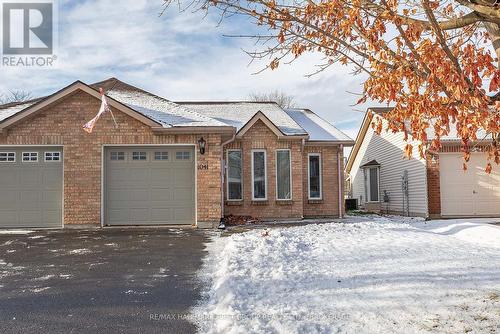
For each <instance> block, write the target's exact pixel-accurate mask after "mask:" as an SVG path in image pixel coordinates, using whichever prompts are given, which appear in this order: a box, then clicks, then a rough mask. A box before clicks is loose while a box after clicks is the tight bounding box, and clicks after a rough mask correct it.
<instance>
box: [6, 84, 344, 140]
mask: <svg viewBox="0 0 500 334" xmlns="http://www.w3.org/2000/svg"><path fill="white" fill-rule="evenodd" d="M99 88H102V89H103V90H104V91H105V92H106V96H107V97H109V99H108V100H109V104H110V105H111V106H112V107H114V108H116V109H119V110H121V111H123V112H124V113H126V114H128V115H130V116H132V117H134V118H136V119H138V120H139V121H141V122H143V123H145V124H147V125H149V126H151V128H152V129H153V130H154V131H167V132H175V131H178V132H185V131H188V130H192V131H196V132H206V131H217V132H231V133H235V132H236V133H238V135H239V136H242V135H243V134H244V133H245V132H246V131H247V130H248V128H249V127H251V125H253V124H254V123H255V122H256V121H257V120H259V119H260V120H262V121H263V122H264V123H265V124H266V125H267V126H268V127H269V128H270V129H271V130H272V131H273V132H274V133H275V134H276V135H277V136H278V137H280V138H282V137H289V136H293V137H296V138H304V139H309V141H315V142H317V143H321V142H325V143H334V144H346V145H349V144H352V143H353V141H352V139H350V138H349V137H348V136H346V135H345V134H344V133H342V132H341V131H340V130H338V129H337V128H335V127H334V126H333V125H331V124H329V123H328V122H327V121H325V120H324V119H322V118H320V117H319V116H317V115H316V114H315V113H313V112H312V111H311V110H309V109H290V110H287V111H285V110H284V109H283V108H281V107H280V106H279V105H278V104H276V103H275V102H248V101H236V102H217V101H213V102H172V101H170V100H167V99H165V98H163V97H160V96H157V95H154V94H151V93H149V92H147V91H145V90H142V89H140V88H137V87H134V86H132V85H129V84H127V83H125V82H122V81H120V80H118V79H116V78H110V79H107V80H104V81H100V82H96V83H94V84H91V85H87V84H85V83H83V82H81V81H75V82H74V83H72V84H71V85H69V86H67V87H65V88H63V89H61V90H60V91H58V92H56V93H54V94H52V95H50V96H47V97H43V98H39V99H34V100H31V101H26V102H20V103H10V104H6V105H3V106H0V131H2V129H3V128H6V127H8V126H11V125H12V124H14V123H16V122H17V121H19V120H21V119H23V118H24V117H26V116H29V115H31V114H32V113H34V112H37V111H38V110H40V109H44V108H46V107H47V106H49V105H51V104H52V103H55V102H57V101H59V100H60V99H62V98H63V97H66V96H68V95H70V94H73V93H75V92H76V91H78V90H81V91H85V92H87V93H88V94H90V95H92V96H94V97H96V98H98V99H100V94H99V91H98V89H99ZM96 112H97V110H96Z"/></svg>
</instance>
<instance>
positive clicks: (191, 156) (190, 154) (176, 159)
mask: <svg viewBox="0 0 500 334" xmlns="http://www.w3.org/2000/svg"><path fill="white" fill-rule="evenodd" d="M179 153H182V158H181V159H179V157H178V156H177V154H179ZM184 153H188V154H189V158H188V159H184ZM191 159H193V154H192V152H191V151H185V150H184V151H176V152H175V161H191Z"/></svg>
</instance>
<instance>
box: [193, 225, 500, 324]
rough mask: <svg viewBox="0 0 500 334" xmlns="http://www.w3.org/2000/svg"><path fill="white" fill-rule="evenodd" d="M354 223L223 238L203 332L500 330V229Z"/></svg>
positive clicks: (200, 313) (207, 268)
mask: <svg viewBox="0 0 500 334" xmlns="http://www.w3.org/2000/svg"><path fill="white" fill-rule="evenodd" d="M349 221H350V222H349V223H330V224H313V225H306V226H297V227H289V228H273V229H270V230H269V235H268V236H263V230H258V229H256V230H251V231H249V232H245V233H241V234H233V235H230V236H229V237H215V238H214V242H213V243H211V244H210V245H209V246H208V251H209V253H208V255H207V257H206V260H205V264H204V268H203V270H202V272H201V274H200V276H201V279H203V280H204V281H205V286H206V287H207V288H206V291H205V293H204V297H205V298H204V300H203V302H202V304H200V305H199V306H198V307H196V308H195V309H193V310H192V317H193V318H194V319H197V321H198V325H199V326H200V332H201V333H391V332H397V333H428V332H431V333H433V332H434V333H437V332H439V333H442V332H445V333H468V332H470V333H498V332H500V227H499V226H494V225H489V224H485V223H483V222H481V221H478V222H470V221H464V220H455V221H450V220H448V221H438V222H436V223H435V224H433V222H430V223H425V222H422V221H418V220H416V221H415V220H408V219H406V220H405V219H403V218H401V217H388V218H381V217H377V216H368V217H351V218H350V219H349ZM495 241H496V242H495Z"/></svg>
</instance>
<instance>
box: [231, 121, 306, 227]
mask: <svg viewBox="0 0 500 334" xmlns="http://www.w3.org/2000/svg"><path fill="white" fill-rule="evenodd" d="M235 148H237V149H241V150H242V163H243V200H242V201H238V202H234V201H230V202H228V201H226V206H225V209H224V211H225V212H224V213H225V215H236V216H242V215H243V216H247V215H248V216H253V217H256V218H262V219H285V218H299V219H300V218H302V215H303V202H302V194H303V190H302V182H301V180H302V152H301V150H302V141H301V140H297V139H296V140H286V141H284V140H283V141H282V140H278V137H277V136H276V135H275V134H274V133H273V132H272V131H271V130H270V129H269V128H268V127H267V126H266V125H265V124H264V123H263V122H261V121H257V122H256V123H255V124H254V125H253V126H252V127H251V128H250V129H249V130H248V131H247V132H246V133H245V135H244V136H243V138H242V139H241V140H236V141H235V142H233V143H231V144H230V145H227V146H226V147H225V152H227V149H235ZM253 149H265V150H266V156H267V201H264V202H260V201H259V202H257V201H255V202H254V201H252V176H251V159H252V155H251V154H252V153H251V152H252V150H253ZM277 149H290V151H291V159H292V201H287V202H284V201H277V200H276V150H277ZM226 189H227V186H225V188H224V190H225V191H226ZM225 198H226V199H227V194H225Z"/></svg>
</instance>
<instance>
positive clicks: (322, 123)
mask: <svg viewBox="0 0 500 334" xmlns="http://www.w3.org/2000/svg"><path fill="white" fill-rule="evenodd" d="M285 111H286V113H287V114H288V115H289V116H290V117H291V118H292V119H293V120H294V121H295V122H297V123H298V124H299V125H300V126H301V127H302V128H303V129H304V130H305V131H306V132H307V133H308V134H309V140H310V141H318V142H322V141H335V142H341V143H343V144H345V145H347V146H352V145H354V140H352V139H351V138H350V137H349V136H348V135H346V134H345V133H343V132H342V131H340V130H339V129H337V128H336V127H334V126H333V125H332V124H330V123H329V122H327V121H326V120H324V119H323V118H321V117H319V116H318V115H317V114H315V113H314V112H312V111H311V110H310V109H298V108H292V109H286V110H285Z"/></svg>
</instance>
